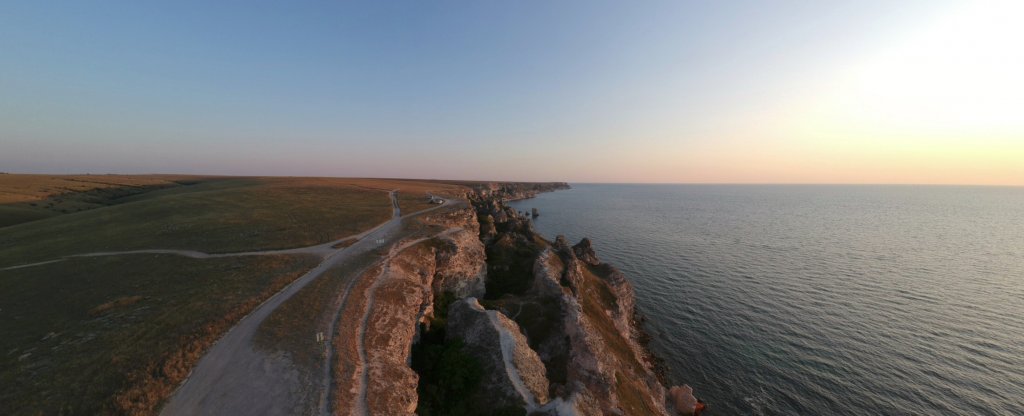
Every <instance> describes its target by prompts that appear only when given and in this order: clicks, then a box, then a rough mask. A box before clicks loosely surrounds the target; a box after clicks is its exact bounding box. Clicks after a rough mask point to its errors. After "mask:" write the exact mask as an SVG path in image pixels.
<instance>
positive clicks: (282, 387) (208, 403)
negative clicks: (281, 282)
mask: <svg viewBox="0 0 1024 416" xmlns="http://www.w3.org/2000/svg"><path fill="white" fill-rule="evenodd" d="M388 194H389V196H390V198H391V205H392V217H391V219H389V220H388V221H386V222H384V223H382V224H380V225H377V226H376V227H374V228H372V229H370V230H367V231H364V232H362V233H359V234H357V235H352V236H347V237H344V238H340V239H337V240H334V241H330V242H327V243H323V244H318V245H314V246H308V247H299V248H292V249H284V250H266V251H250V252H239V253H204V252H201V251H193V250H175V249H145V250H130V251H110V252H93V253H84V254H74V255H69V256H64V257H61V258H58V259H54V260H49V261H44V262H38V263H32V264H23V265H17V266H11V267H6V268H3V269H0V270H12V269H19V268H25V267H34V266H40V265H44V264H50V263H54V262H60V261H64V260H67V259H70V258H76V257H99V256H122V255H135V254H172V255H180V256H185V257H190V258H197V259H208V258H219V257H233V256H260V255H280V254H312V255H316V256H319V257H320V258H321V259H322V261H321V262H320V264H318V265H317V266H316V267H315V268H313V269H312V270H310V271H308V272H306V273H305V274H304V275H302V276H301V277H299V278H298V279H295V280H294V281H292V282H291V283H290V284H288V285H287V286H285V287H284V288H283V289H281V290H280V291H279V292H277V293H275V294H274V295H272V296H271V297H270V298H268V299H267V300H265V301H264V302H263V303H261V304H260V305H259V306H257V307H256V308H255V309H253V311H252V312H250V313H249V314H248V315H246V316H245V317H243V318H242V319H241V320H239V322H238V323H237V324H236V325H235V326H234V327H232V328H231V329H230V330H228V331H227V332H226V333H225V334H224V335H223V336H222V337H221V338H220V339H219V340H218V341H217V342H216V343H215V344H214V345H213V346H212V347H210V349H209V350H208V351H207V352H206V354H205V355H204V356H203V357H202V358H201V359H200V360H199V362H198V363H197V364H196V365H195V367H194V368H193V370H192V372H191V373H190V374H189V376H188V378H187V379H186V380H185V381H184V382H183V383H182V384H181V385H180V386H179V387H178V389H177V390H176V391H175V392H174V393H173V395H172V396H171V397H170V399H169V400H168V401H167V403H166V404H165V405H164V407H163V408H162V410H161V412H160V415H162V416H177V415H293V414H303V413H309V412H310V411H311V408H310V407H309V403H307V402H308V401H309V400H308V399H303V394H302V392H301V391H300V390H302V385H303V380H302V378H303V377H305V378H307V379H308V378H309V377H310V375H308V374H307V375H303V374H301V373H300V371H299V370H298V369H297V368H296V367H295V365H293V364H292V363H291V361H290V359H289V358H288V357H286V356H285V355H284V353H276V354H269V353H266V352H264V351H258V350H256V349H255V346H254V343H253V340H254V337H255V335H256V333H257V331H258V330H259V328H260V325H261V324H262V323H263V321H264V320H265V319H266V318H267V317H268V316H270V315H271V314H272V313H273V312H274V310H276V309H277V308H278V307H280V306H281V305H282V304H284V303H285V302H286V301H287V300H288V299H290V298H291V297H292V296H294V295H295V294H296V293H298V292H299V291H300V290H301V289H302V288H304V287H306V286H307V285H308V284H310V283H311V282H313V281H315V280H316V279H317V278H319V277H320V276H321V275H323V274H324V272H326V271H328V270H330V269H332V268H334V267H335V266H338V265H340V264H341V263H343V262H345V261H346V260H350V259H352V258H354V257H356V256H359V255H361V254H365V253H367V252H370V251H371V250H374V249H378V248H380V247H381V244H382V243H385V242H394V245H393V246H392V247H391V248H390V249H389V252H388V255H387V256H386V257H390V256H392V255H394V254H395V253H397V252H400V251H401V250H402V249H404V248H406V247H408V246H410V245H412V244H415V243H417V242H419V241H422V240H424V239H418V240H414V241H408V240H406V241H400V239H399V241H395V239H396V238H397V237H400V235H399V233H400V232H401V230H402V218H403V217H402V215H401V208H400V206H399V204H398V198H397V190H392V191H390V192H389V193H388ZM460 202H462V201H459V200H455V199H445V200H444V202H443V203H442V204H440V205H438V206H435V207H431V208H427V209H424V210H421V211H417V212H415V213H411V214H409V215H407V216H412V215H418V214H422V213H426V212H429V211H433V210H437V209H440V208H444V207H449V206H451V205H454V204H457V203H460ZM449 231H450V230H449ZM441 234H444V232H442V233H441ZM439 235H440V234H439ZM351 239H356V242H355V243H353V244H351V245H349V246H347V247H341V248H336V246H337V245H338V244H339V243H341V242H344V241H347V240H351ZM384 260H385V263H384V264H385V265H386V264H387V261H386V260H387V258H385V259H384ZM385 272H386V269H385V270H384V272H382V273H381V274H380V275H384V274H386V273H385ZM380 275H377V276H378V277H379V276H380ZM356 277H358V276H352V277H351V281H350V282H349V284H347V285H346V286H345V288H344V291H343V292H342V293H339V294H338V296H339V299H341V300H342V303H344V302H345V300H346V299H347V298H348V296H349V293H350V292H351V289H352V287H353V286H354V285H353V283H355V282H356V280H357V279H356ZM377 283H379V282H375V285H374V288H375V287H376V284H377ZM373 292H374V291H373V290H370V291H369V293H368V296H370V299H369V301H370V304H369V306H368V309H369V308H370V307H371V306H372V301H373V299H372V296H373ZM340 310H341V309H340V308H339V309H338V311H335V312H340ZM368 315H369V311H367V313H366V315H365V316H363V317H361V318H362V321H363V322H362V323H363V325H361V328H360V335H363V332H365V324H366V322H365V321H366V320H367V317H368ZM336 319H340V316H337V317H336ZM335 323H336V320H335ZM328 330H329V332H330V333H328V334H325V335H326V337H327V338H328V339H330V337H331V336H332V334H333V332H334V330H335V325H334V324H332V325H331V326H330V328H329V329H328ZM296 336H305V335H298V334H297V335H296ZM364 344H365V342H364V341H362V340H360V341H359V344H358V345H359V359H360V360H361V361H362V364H363V367H365V365H366V352H365V345H364ZM326 352H327V360H326V363H325V365H324V369H323V373H322V375H320V376H319V377H317V378H320V379H321V380H319V381H317V382H315V384H316V385H318V386H319V388H320V389H321V390H322V391H320V392H318V393H317V397H318V398H319V402H320V403H319V404H318V406H316V407H314V408H312V409H316V410H312V411H313V412H315V413H320V414H324V415H327V414H329V407H330V406H328V403H327V402H328V397H329V391H328V389H329V387H330V382H331V375H332V373H331V370H330V365H329V363H330V361H331V359H332V358H333V354H334V351H333V350H332V349H331V348H330V343H329V342H328V350H327V351H326ZM366 376H367V375H366V374H363V375H362V377H361V381H362V383H360V384H362V385H361V386H355V387H356V388H357V389H358V390H359V391H360V400H359V403H360V404H362V406H360V408H357V412H358V410H363V412H362V414H365V394H366V393H365V389H366V384H367V380H366ZM307 384H309V383H307ZM314 400H316V399H314ZM304 401H305V402H304Z"/></svg>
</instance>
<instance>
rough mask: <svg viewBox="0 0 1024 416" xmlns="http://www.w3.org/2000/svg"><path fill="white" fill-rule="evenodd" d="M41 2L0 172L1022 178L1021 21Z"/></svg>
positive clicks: (746, 9)
mask: <svg viewBox="0 0 1024 416" xmlns="http://www.w3.org/2000/svg"><path fill="white" fill-rule="evenodd" d="M768 3H769V2H742V1H736V2H672V1H665V2H643V3H642V4H637V3H625V2H603V1H602V2H582V1H565V2H541V1H526V2H446V1H443V2H408V1H400V2H330V1H317V2H301V4H300V3H296V2H288V3H281V2H276V3H275V2H250V1H245V2H241V1H227V2H214V3H210V2H196V1H181V2H164V3H163V4H151V3H147V4H143V3H140V2H89V1H82V2H64V4H61V5H59V6H55V5H52V4H47V3H41V2H30V1H20V0H19V1H13V2H7V3H5V7H4V11H3V13H0V171H4V172H26V173H30V172H36V173H80V172H81V173H84V172H91V173H149V172H163V173H202V174H232V175H302V176H363V177H409V178H450V179H496V180H534V181H546V180H558V181H570V182H648V183H649V182H694V183H705V182H707V183H915V184H984V185H1024V78H1022V77H1021V76H1020V74H1024V48H1022V47H1020V40H1021V39H1024V26H1022V25H1020V24H1019V19H1020V16H1024V3H1021V2H1016V1H898V2H891V1H874V0H871V1H835V2H811V3H808V2H797V1H782V2H770V3H772V4H768Z"/></svg>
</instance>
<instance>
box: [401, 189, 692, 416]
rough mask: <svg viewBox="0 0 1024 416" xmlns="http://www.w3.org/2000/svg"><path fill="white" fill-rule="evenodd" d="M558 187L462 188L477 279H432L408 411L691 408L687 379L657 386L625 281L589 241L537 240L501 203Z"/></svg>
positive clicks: (653, 411) (655, 411)
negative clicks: (474, 237) (415, 399)
mask: <svg viewBox="0 0 1024 416" xmlns="http://www.w3.org/2000/svg"><path fill="white" fill-rule="evenodd" d="M564 187H567V185H565V184H557V183H556V184H494V183H488V184H479V185H477V186H475V187H473V193H472V194H471V195H470V201H471V203H472V208H473V211H475V212H474V213H475V216H476V219H477V222H478V223H479V227H478V230H479V235H478V237H479V239H478V242H477V244H479V245H480V246H482V247H483V252H484V255H483V256H480V257H478V256H473V258H474V259H480V261H482V262H484V263H485V266H484V268H485V269H486V277H485V278H484V279H483V280H484V283H483V286H484V287H483V290H482V291H480V290H479V289H478V290H449V289H446V287H450V288H458V287H466V286H475V285H477V284H479V280H478V279H470V281H469V282H467V284H466V285H460V284H447V285H444V286H443V287H439V286H437V285H435V286H434V290H435V292H436V293H434V294H433V296H432V298H433V305H432V307H430V308H428V310H429V314H428V315H427V316H425V317H424V318H425V319H424V320H423V322H424V324H423V325H422V328H421V330H422V337H421V338H420V339H419V342H418V343H417V344H416V345H415V346H414V348H413V354H412V355H413V357H412V366H413V368H414V369H415V370H416V371H417V372H418V374H419V376H420V379H419V387H418V391H419V397H420V400H419V407H418V408H417V409H416V412H417V413H418V414H421V415H425V414H429V415H435V414H481V415H483V414H500V415H527V414H529V415H550V416H554V415H682V414H691V413H692V411H693V407H692V404H691V403H690V402H692V400H689V399H691V398H692V395H689V393H690V391H691V390H689V387H685V388H679V387H675V388H673V389H671V394H669V390H668V389H666V387H665V386H663V385H662V384H661V382H660V381H659V379H658V377H657V376H656V372H655V362H654V359H653V357H652V355H651V354H650V352H649V351H648V350H647V349H646V347H645V346H644V345H643V343H642V342H641V339H642V337H643V334H642V332H641V330H640V328H639V319H638V318H639V317H638V315H637V311H636V309H635V300H634V294H633V287H632V285H631V284H630V283H629V281H628V279H627V278H626V277H625V276H624V275H623V274H622V273H621V272H620V271H619V270H618V269H616V268H615V267H614V266H612V265H609V264H607V263H604V262H602V261H600V259H599V258H598V257H597V255H596V253H595V252H594V250H593V247H592V242H591V241H590V240H588V239H584V240H582V241H580V242H578V243H577V244H570V243H569V242H568V241H567V240H566V239H565V238H564V237H561V236H559V237H558V238H556V239H555V241H548V240H546V239H545V238H543V237H542V236H540V235H539V234H538V233H537V232H535V231H534V229H533V226H532V222H531V220H530V219H529V215H525V214H523V213H519V212H516V211H515V210H513V209H511V208H510V207H508V206H507V205H505V202H506V201H509V200H513V199H520V198H526V197H531V196H533V195H536V193H538V192H545V191H550V190H556V189H562V188H564ZM465 228H468V227H465ZM472 246H474V247H480V246H477V245H476V244H472ZM476 250H479V249H478V248H473V249H471V251H476ZM456 251H458V250H456ZM438 264H440V263H438ZM438 270H440V268H438ZM436 281H437V280H436V279H435V282H436ZM476 287H478V286H476ZM476 287H474V288H476ZM687 395H688V396H687ZM683 396H687V397H683ZM677 407H680V408H679V409H677Z"/></svg>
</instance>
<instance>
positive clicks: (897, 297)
mask: <svg viewBox="0 0 1024 416" xmlns="http://www.w3.org/2000/svg"><path fill="white" fill-rule="evenodd" d="M511 205H512V206H513V207H515V208H517V209H519V210H520V211H529V210H530V208H534V207H536V208H537V209H538V210H539V211H540V217H538V218H536V219H535V220H534V221H535V226H536V229H537V230H538V231H539V232H541V233H542V234H543V235H545V236H546V237H548V238H551V239H553V238H554V237H555V236H556V235H558V234H564V235H566V236H567V237H569V239H570V240H571V241H573V242H575V241H578V240H579V239H580V238H583V237H590V238H591V239H593V241H594V247H595V249H596V250H597V252H598V254H599V255H600V256H601V259H602V260H604V261H607V262H610V263H612V264H614V265H615V266H617V267H619V268H620V269H622V271H623V272H625V273H626V274H627V276H629V278H630V279H631V280H632V281H633V283H634V285H635V287H636V291H637V303H638V306H639V308H640V309H641V311H642V312H643V313H644V314H645V315H646V317H647V318H648V322H647V327H648V329H649V330H650V331H651V332H652V335H653V338H654V341H653V342H652V348H653V349H654V350H655V352H656V353H658V355H660V356H661V357H663V358H664V359H665V361H666V362H667V365H668V366H669V375H670V378H671V381H672V382H673V383H675V384H681V383H687V384H690V385H692V386H694V389H695V393H696V394H697V396H699V397H702V398H703V399H704V400H705V401H707V402H708V403H709V405H710V406H709V409H708V410H709V412H708V413H707V414H709V415H829V414H851V415H852V414H886V415H947V414H970V415H1022V414H1024V188H996V187H992V188H987V187H940V186H810V185H808V186H789V185H765V186H757V185H750V186H748V185H592V184H575V185H573V189H571V190H566V191H558V192H553V193H546V194H541V195H539V196H538V197H536V198H534V199H528V200H523V201H516V202H513V203H512V204H511Z"/></svg>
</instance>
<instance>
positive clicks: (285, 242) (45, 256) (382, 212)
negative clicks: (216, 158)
mask: <svg viewBox="0 0 1024 416" xmlns="http://www.w3.org/2000/svg"><path fill="white" fill-rule="evenodd" d="M390 216H391V203H390V201H389V200H388V196H387V193H386V192H382V191H376V190H370V189H365V188H361V187H355V186H350V185H347V184H346V183H344V182H343V181H335V180H321V179H230V180H218V181H211V182H204V183H201V184H198V185H193V186H187V187H178V188H174V189H166V190H160V191H152V192H148V193H146V194H143V195H139V196H134V197H130V198H128V199H127V200H126V201H125V202H122V203H120V204H118V205H114V206H109V207H105V208H101V209H93V210H89V211H84V212H79V213H75V214H70V215H63V216H59V217H54V218H49V219H46V220H41V221H34V222H31V223H26V224H21V225H16V226H12V227H6V228H0V267H4V266H10V265H16V264H25V263H32V262H37V261H45V260H51V259H54V258H58V257H61V256H64V255H69V254H78V253H86V252H92V251H119V250H137V249H146V248H168V249H186V250H199V251H206V252H237V251H250V250H268V249H282V248H293V247H303V246H310V245H315V244H320V243H325V242H328V241H332V240H336V239H338V238H341V237H344V236H347V235H352V234H357V233H359V232H362V231H365V230H367V229H369V228H372V227H374V226H376V225H378V224H380V223H382V222H384V221H386V220H387V219H388V218H389V217H390Z"/></svg>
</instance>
